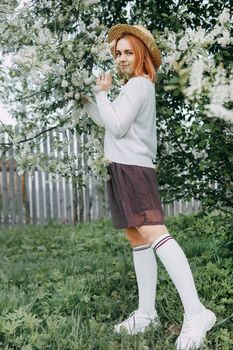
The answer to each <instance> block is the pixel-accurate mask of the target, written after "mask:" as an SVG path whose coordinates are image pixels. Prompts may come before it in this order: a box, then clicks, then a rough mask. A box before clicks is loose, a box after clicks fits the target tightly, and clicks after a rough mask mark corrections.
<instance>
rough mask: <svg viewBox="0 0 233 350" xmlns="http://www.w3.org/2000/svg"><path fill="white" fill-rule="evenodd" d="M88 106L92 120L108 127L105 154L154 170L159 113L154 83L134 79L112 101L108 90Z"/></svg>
mask: <svg viewBox="0 0 233 350" xmlns="http://www.w3.org/2000/svg"><path fill="white" fill-rule="evenodd" d="M95 99H96V102H97V105H96V104H95V103H94V102H87V103H85V109H86V111H87V113H88V114H89V115H90V116H91V118H92V119H93V121H94V122H95V123H96V124H97V125H99V126H103V127H104V128H105V137H104V154H105V157H106V158H107V159H108V160H109V161H111V162H116V163H121V164H129V165H139V166H145V167H150V168H154V165H153V162H152V161H153V160H154V159H155V155H156V144H157V139H156V113H155V89H154V84H153V83H152V82H151V81H150V80H149V79H147V78H145V77H134V78H131V79H130V80H129V81H128V82H127V83H126V84H125V85H124V86H123V89H122V91H121V92H120V94H119V95H118V96H117V98H116V99H115V100H114V101H113V102H111V101H110V100H109V99H108V97H107V92H106V91H99V92H95Z"/></svg>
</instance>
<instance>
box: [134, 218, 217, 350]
mask: <svg viewBox="0 0 233 350" xmlns="http://www.w3.org/2000/svg"><path fill="white" fill-rule="evenodd" d="M137 230H138V232H139V233H140V234H141V236H142V237H143V239H144V240H145V242H147V243H148V244H150V245H151V246H152V248H153V249H154V251H155V253H156V254H157V255H158V257H159V258H160V260H161V262H162V263H163V265H164V267H165V268H166V270H167V272H168V274H169V276H170V277H171V279H172V281H173V283H174V285H175V287H176V289H177V291H178V293H179V295H180V298H181V301H182V304H183V307H184V310H185V322H184V325H183V328H182V332H181V335H180V337H179V338H178V341H177V349H185V350H188V349H193V347H194V346H195V347H196V348H199V347H200V346H201V345H202V343H203V338H204V337H205V335H206V332H207V331H208V330H209V329H211V328H212V326H213V324H214V322H215V315H214V314H213V313H212V312H211V311H209V310H206V309H205V308H204V306H203V305H202V304H201V302H200V300H199V298H198V294H197V291H196V287H195V283H194V279H193V276H192V272H191V270H190V266H189V263H188V260H187V258H186V256H185V254H184V252H183V250H182V248H181V247H180V246H179V244H178V243H177V242H176V240H175V239H174V238H173V237H172V236H171V235H170V234H169V233H168V230H167V228H166V226H162V227H161V225H159V227H158V226H157V225H151V226H150V225H148V226H146V225H145V226H141V227H137Z"/></svg>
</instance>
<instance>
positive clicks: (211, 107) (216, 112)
mask: <svg viewBox="0 0 233 350" xmlns="http://www.w3.org/2000/svg"><path fill="white" fill-rule="evenodd" d="M205 109H206V113H207V115H208V117H215V118H220V119H224V120H226V121H228V122H231V123H233V111H232V110H229V109H227V108H225V107H224V106H222V105H220V104H214V103H212V104H207V105H206V106H205Z"/></svg>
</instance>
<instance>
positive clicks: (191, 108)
mask: <svg viewBox="0 0 233 350" xmlns="http://www.w3.org/2000/svg"><path fill="white" fill-rule="evenodd" d="M200 3H201V4H200V5H201V6H200V8H199V9H198V10H197V9H196V8H195V7H193V5H192V2H191V1H179V3H178V4H177V2H175V1H172V0H170V1H167V2H166V3H165V2H161V3H160V2H158V3H156V4H157V5H155V2H154V1H147V2H140V1H134V2H132V1H118V2H112V1H109V0H108V1H93V0H92V1H91V0H89V1H88V0H86V1H84V0H74V1H72V2H71V3H69V2H63V1H57V2H51V1H49V0H44V1H42V0H38V1H26V2H23V1H20V2H18V1H12V2H10V3H9V2H7V1H5V0H3V1H2V0H1V1H0V13H1V14H3V16H1V19H0V37H1V48H0V51H1V56H0V63H1V65H0V96H1V99H2V101H3V102H4V103H5V104H6V105H7V106H8V109H9V110H10V111H11V113H12V115H13V116H14V117H15V118H16V119H17V122H18V128H17V130H16V131H14V130H12V128H10V127H9V126H6V125H3V124H2V125H0V139H1V141H0V142H1V148H0V152H1V154H2V155H3V156H4V155H6V154H7V151H8V150H9V149H11V148H14V150H15V152H16V159H17V161H18V164H19V166H20V168H21V170H22V171H27V170H30V169H33V168H35V167H37V168H40V169H43V170H47V171H49V172H50V173H54V174H56V173H60V174H62V175H64V176H72V178H73V179H76V180H77V181H79V182H83V176H84V172H82V171H80V169H79V170H78V171H77V169H76V160H77V157H78V156H79V155H78V154H72V153H68V152H65V153H64V157H63V158H61V159H59V160H58V159H57V158H56V157H54V156H52V155H46V154H43V153H41V152H40V151H39V147H38V144H39V142H40V140H41V137H42V136H43V135H47V131H48V130H56V131H57V133H56V134H54V144H53V148H54V150H55V151H60V150H63V151H64V149H66V147H68V145H69V137H68V134H67V137H66V138H63V139H62V141H61V139H60V138H59V133H63V135H64V134H65V135H66V133H67V131H68V130H70V131H71V132H74V130H76V131H77V132H78V133H79V134H85V135H87V139H88V143H87V144H86V146H85V147H83V149H82V152H86V153H87V154H88V156H89V165H90V167H91V168H92V170H93V171H94V172H95V173H98V174H100V175H103V174H105V171H104V169H105V167H104V159H103V152H102V138H103V130H101V129H99V128H98V127H96V126H95V125H94V124H93V123H92V121H91V120H90V119H89V118H88V117H87V115H86V114H85V113H84V111H83V108H82V107H83V105H82V99H81V95H82V94H85V95H86V94H87V95H90V96H92V88H93V86H94V84H95V76H94V74H93V73H94V72H95V69H96V68H97V67H100V68H103V69H112V71H113V73H114V77H115V83H116V86H119V85H120V84H121V81H120V80H119V77H118V76H117V74H116V67H114V65H113V63H112V57H111V54H110V49H109V47H108V45H107V42H106V33H107V29H108V28H109V27H110V26H111V25H112V24H115V23H118V22H128V23H140V24H143V25H145V26H147V27H148V29H150V30H151V31H152V32H153V34H154V36H155V38H156V40H157V42H158V46H159V47H160V49H161V52H162V57H163V64H162V67H161V69H160V71H159V72H158V81H157V84H156V90H157V118H158V134H159V149H158V157H157V165H156V167H157V171H158V174H159V183H160V187H161V193H162V195H163V197H164V199H165V200H167V201H172V200H174V199H179V198H186V199H190V198H192V197H194V198H197V199H200V200H201V201H202V203H203V205H204V206H209V207H220V206H224V207H225V208H229V207H231V202H232V192H233V178H232V174H233V171H232V170H233V169H232V168H233V166H232V163H233V162H232V160H233V159H232V128H233V126H232V123H233V112H232V110H231V107H232V91H233V82H232V65H231V63H230V62H231V60H230V54H229V49H230V47H232V39H231V38H230V15H229V10H228V8H227V5H228V1H223V2H222V3H221V6H219V4H218V1H214V0H212V1H209V2H208V3H206V2H205V1H203V2H200ZM183 4H184V5H183ZM127 5H128V6H129V5H130V6H131V8H130V14H129V7H127V8H128V13H127V11H126V6H127ZM210 13H211V15H210ZM7 57H8V58H9V60H8V63H6V58H7ZM115 92H116V90H114V89H113V90H112V92H111V97H113V96H114V94H115ZM5 132H7V133H8V139H7V141H6V140H5V139H4V140H3V138H2V137H1V135H3V133H5ZM56 135H57V136H56Z"/></svg>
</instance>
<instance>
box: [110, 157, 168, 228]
mask: <svg viewBox="0 0 233 350" xmlns="http://www.w3.org/2000/svg"><path fill="white" fill-rule="evenodd" d="M108 173H109V175H110V179H109V180H108V183H107V186H108V199H109V207H110V211H111V216H112V221H113V226H114V227H115V228H117V229H121V228H127V227H140V226H143V225H163V224H164V214H163V209H162V205H161V201H160V197H159V192H158V187H157V180H156V173H155V170H154V169H153V168H148V167H143V166H138V165H126V164H119V163H110V164H109V165H108Z"/></svg>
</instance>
